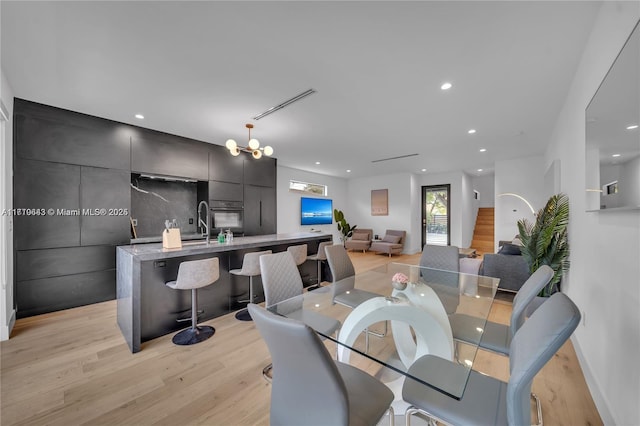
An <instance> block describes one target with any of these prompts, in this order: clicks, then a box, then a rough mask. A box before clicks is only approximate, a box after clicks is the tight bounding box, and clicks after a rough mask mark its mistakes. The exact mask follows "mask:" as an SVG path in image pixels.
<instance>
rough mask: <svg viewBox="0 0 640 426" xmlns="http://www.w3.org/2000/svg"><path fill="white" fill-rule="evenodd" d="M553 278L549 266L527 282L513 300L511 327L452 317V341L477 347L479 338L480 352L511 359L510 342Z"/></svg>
mask: <svg viewBox="0 0 640 426" xmlns="http://www.w3.org/2000/svg"><path fill="white" fill-rule="evenodd" d="M553 274H554V272H553V269H551V268H550V267H549V266H547V265H542V266H540V267H539V268H538V269H537V270H536V271H535V272H534V273H533V274H532V275H531V276H530V277H529V279H528V280H527V281H525V283H524V284H523V285H522V287H521V288H520V291H518V293H517V294H516V297H515V298H514V299H513V307H512V311H511V323H510V324H509V325H505V324H498V323H495V322H491V321H487V322H486V323H484V321H480V320H478V318H475V317H471V316H468V315H464V314H454V315H451V316H449V321H450V323H451V331H452V333H453V338H454V339H456V340H460V341H463V342H471V343H474V344H477V342H478V338H480V343H479V346H480V347H481V348H483V349H487V350H490V351H493V352H496V353H499V354H502V355H509V347H510V345H511V339H513V337H514V336H515V334H516V332H517V331H518V329H519V328H520V327H522V325H523V324H524V321H525V311H526V309H527V306H529V304H530V303H531V302H532V301H533V300H534V299H535V297H536V295H537V294H538V293H540V291H541V290H542V289H543V288H544V287H545V286H546V285H547V284H549V282H550V281H551V279H552V278H553ZM476 323H477V324H476ZM476 327H480V328H482V329H483V330H484V331H483V332H482V337H480V336H479V334H480V333H477V334H476V333H474V331H475V330H476Z"/></svg>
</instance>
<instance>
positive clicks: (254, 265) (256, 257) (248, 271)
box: [229, 250, 272, 321]
mask: <svg viewBox="0 0 640 426" xmlns="http://www.w3.org/2000/svg"><path fill="white" fill-rule="evenodd" d="M271 253H272V252H271V250H264V251H257V252H254V253H246V254H245V255H244V258H242V269H232V270H230V271H229V273H230V274H232V275H239V276H243V277H249V299H247V300H239V302H241V303H246V302H248V303H255V300H254V297H255V295H254V292H253V277H256V276H258V275H260V256H262V255H265V254H271ZM236 319H238V320H240V321H251V320H252V319H251V315H250V314H249V311H248V310H247V309H246V308H245V309H241V310H239V311H238V312H236Z"/></svg>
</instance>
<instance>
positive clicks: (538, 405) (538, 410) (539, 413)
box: [531, 392, 542, 426]
mask: <svg viewBox="0 0 640 426" xmlns="http://www.w3.org/2000/svg"><path fill="white" fill-rule="evenodd" d="M531 398H532V399H533V400H534V401H535V402H536V415H537V416H538V423H536V424H535V425H534V426H542V404H541V403H540V398H538V395H536V394H535V393H533V392H531Z"/></svg>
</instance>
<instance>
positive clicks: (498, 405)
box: [402, 293, 580, 426]
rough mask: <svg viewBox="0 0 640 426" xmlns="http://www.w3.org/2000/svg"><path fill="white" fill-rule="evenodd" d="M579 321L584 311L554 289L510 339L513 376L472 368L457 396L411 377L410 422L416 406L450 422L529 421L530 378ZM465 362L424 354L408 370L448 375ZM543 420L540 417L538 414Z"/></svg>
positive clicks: (407, 389) (406, 389) (407, 392)
mask: <svg viewBox="0 0 640 426" xmlns="http://www.w3.org/2000/svg"><path fill="white" fill-rule="evenodd" d="M579 323H580V311H579V310H578V308H577V306H576V305H575V304H574V303H573V302H572V301H571V299H569V298H568V297H567V296H566V295H564V294H563V293H555V294H554V295H552V296H551V297H550V298H549V300H548V301H546V302H545V303H544V304H543V305H542V306H541V307H540V308H538V310H536V311H535V312H534V314H533V315H532V316H531V318H529V319H528V320H527V321H526V322H525V323H524V325H523V326H522V327H520V329H518V331H517V332H516V335H515V337H514V338H513V340H512V341H511V347H510V353H511V357H510V358H509V370H510V377H509V382H508V383H504V382H501V381H500V380H497V379H494V378H492V377H489V376H486V375H484V374H481V373H477V372H475V371H471V375H470V376H469V381H468V382H467V387H466V389H465V391H464V394H463V396H462V399H460V400H459V401H458V400H456V399H454V398H451V397H449V396H447V395H445V394H443V393H441V392H438V391H436V390H433V389H431V388H429V387H428V386H424V385H423V384H421V383H418V382H417V381H415V380H411V379H407V380H405V382H404V385H403V388H402V397H403V399H404V400H405V401H406V402H408V403H409V404H411V406H410V407H409V408H408V409H407V411H406V413H405V415H406V423H407V425H410V421H411V415H413V414H415V413H416V412H419V413H422V414H424V415H427V416H429V417H431V418H433V419H436V420H438V421H442V422H444V423H447V424H461V425H464V424H483V425H518V426H520V425H530V424H531V401H530V394H531V384H532V382H533V378H534V377H535V375H536V374H538V372H539V371H540V369H541V368H542V367H544V365H545V364H546V363H547V362H548V361H549V359H551V357H553V356H554V354H555V353H556V352H557V351H558V350H559V349H560V347H561V346H562V345H563V344H564V343H565V342H566V341H567V339H568V338H569V337H570V336H571V334H572V333H573V331H574V330H575V329H576V327H577V326H578V324H579ZM462 368H465V367H464V366H462V365H461V364H455V363H452V362H449V361H447V360H444V359H442V358H438V357H435V356H433V355H425V356H423V357H421V358H419V359H418V360H417V361H416V362H415V363H414V364H413V365H412V366H411V367H410V369H409V373H410V374H416V375H418V377H419V376H420V374H424V373H425V372H430V374H437V375H439V376H440V377H443V378H444V377H450V376H451V375H452V374H456V371H457V370H459V369H462ZM538 422H539V424H541V423H542V419H541V418H539V419H538Z"/></svg>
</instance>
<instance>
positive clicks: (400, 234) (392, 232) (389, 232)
mask: <svg viewBox="0 0 640 426" xmlns="http://www.w3.org/2000/svg"><path fill="white" fill-rule="evenodd" d="M384 235H397V236H398V237H400V240H399V241H398V244H403V245H404V239H405V237H406V236H407V231H398V230H395V229H387V230H386V231H385V233H384ZM383 238H384V237H383Z"/></svg>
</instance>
